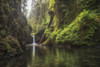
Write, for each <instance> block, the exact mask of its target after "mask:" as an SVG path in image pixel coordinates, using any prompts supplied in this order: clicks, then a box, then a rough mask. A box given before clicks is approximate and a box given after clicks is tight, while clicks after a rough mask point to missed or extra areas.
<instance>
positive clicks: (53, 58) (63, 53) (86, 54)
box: [0, 46, 100, 67]
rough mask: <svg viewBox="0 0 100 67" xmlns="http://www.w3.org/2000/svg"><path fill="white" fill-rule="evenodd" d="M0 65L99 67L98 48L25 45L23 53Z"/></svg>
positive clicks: (4, 66)
mask: <svg viewBox="0 0 100 67" xmlns="http://www.w3.org/2000/svg"><path fill="white" fill-rule="evenodd" d="M0 67H100V48H81V49H78V48H77V49H76V48H74V49H66V48H47V47H37V46H27V48H26V51H25V52H24V54H23V55H21V56H19V57H17V58H13V59H11V60H10V61H4V62H2V63H0Z"/></svg>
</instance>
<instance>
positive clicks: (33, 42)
mask: <svg viewBox="0 0 100 67" xmlns="http://www.w3.org/2000/svg"><path fill="white" fill-rule="evenodd" d="M32 37H33V44H35V36H34V35H33V36H32Z"/></svg>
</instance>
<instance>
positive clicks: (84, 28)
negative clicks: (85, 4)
mask: <svg viewBox="0 0 100 67" xmlns="http://www.w3.org/2000/svg"><path fill="white" fill-rule="evenodd" d="M95 17H96V15H95V13H93V12H90V11H83V12H82V13H80V15H79V16H78V17H77V18H76V19H75V20H74V21H73V22H72V23H71V24H70V25H68V26H67V27H66V28H64V30H63V31H61V33H60V34H58V35H57V37H56V42H57V43H67V42H71V43H73V44H77V45H95V41H93V40H94V38H93V37H94V34H95V33H96V30H97V28H99V26H98V23H97V22H96V21H95Z"/></svg>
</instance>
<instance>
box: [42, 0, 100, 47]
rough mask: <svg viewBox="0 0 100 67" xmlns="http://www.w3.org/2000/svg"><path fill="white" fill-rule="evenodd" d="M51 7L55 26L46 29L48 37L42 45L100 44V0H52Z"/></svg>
mask: <svg viewBox="0 0 100 67" xmlns="http://www.w3.org/2000/svg"><path fill="white" fill-rule="evenodd" d="M49 9H50V10H51V11H53V12H54V19H53V21H52V23H53V24H52V26H53V27H50V28H49V29H46V30H45V34H46V37H47V38H48V39H47V40H46V41H45V42H43V43H42V45H45V44H49V43H52V44H54V45H55V44H56V45H88V46H91V45H99V44H100V37H99V35H98V34H100V29H99V28H100V21H99V19H100V0H74V1H73V0H62V1H61V0H50V1H49ZM46 19H47V18H46Z"/></svg>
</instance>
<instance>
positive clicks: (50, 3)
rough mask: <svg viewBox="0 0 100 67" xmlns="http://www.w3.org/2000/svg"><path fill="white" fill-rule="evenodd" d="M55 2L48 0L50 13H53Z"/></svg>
mask: <svg viewBox="0 0 100 67" xmlns="http://www.w3.org/2000/svg"><path fill="white" fill-rule="evenodd" d="M55 3H56V2H55V0H50V1H49V9H51V10H52V11H54V5H55Z"/></svg>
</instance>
